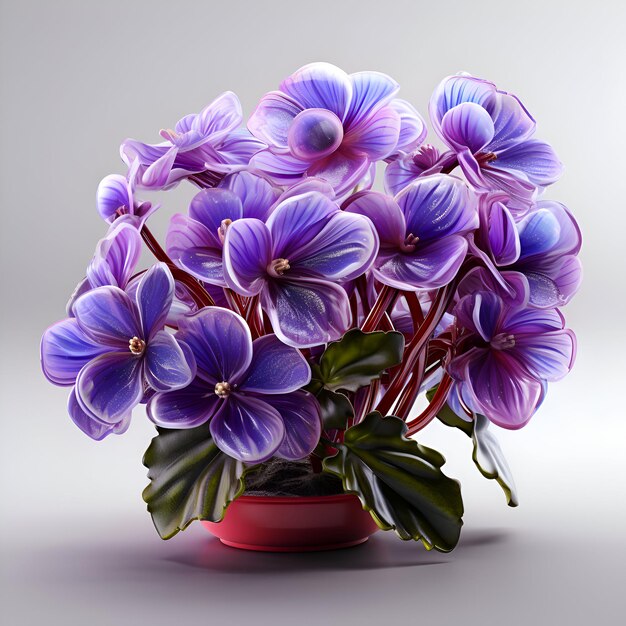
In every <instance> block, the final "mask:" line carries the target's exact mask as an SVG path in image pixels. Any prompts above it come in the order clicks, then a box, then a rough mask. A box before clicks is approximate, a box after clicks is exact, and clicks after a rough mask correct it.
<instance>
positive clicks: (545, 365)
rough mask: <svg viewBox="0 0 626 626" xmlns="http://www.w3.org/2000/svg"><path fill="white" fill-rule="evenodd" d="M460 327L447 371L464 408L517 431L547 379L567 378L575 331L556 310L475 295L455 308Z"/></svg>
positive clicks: (534, 406)
mask: <svg viewBox="0 0 626 626" xmlns="http://www.w3.org/2000/svg"><path fill="white" fill-rule="evenodd" d="M454 314H455V316H456V318H457V324H458V326H459V327H460V328H461V329H462V331H461V334H460V335H459V339H458V341H457V356H455V358H454V359H453V360H452V361H451V362H450V364H449V366H448V367H447V370H448V372H449V373H450V375H451V376H452V377H453V378H454V379H455V381H457V393H458V395H459V397H460V398H461V399H462V400H463V402H464V403H465V404H466V405H467V406H468V408H469V409H470V410H472V411H474V412H476V413H481V414H483V415H485V416H486V417H487V418H489V419H490V420H491V421H492V422H494V423H495V424H498V425H499V426H502V427H503V428H510V429H515V428H521V427H522V426H524V425H525V424H526V423H527V422H528V420H529V419H530V418H531V417H532V415H533V414H534V412H535V411H536V409H537V407H538V406H539V404H540V403H541V401H542V400H543V396H544V393H545V390H544V387H545V383H546V381H554V380H558V379H560V378H562V377H563V376H565V375H566V374H567V373H568V372H569V370H570V369H571V367H572V365H573V362H574V356H575V352H576V337H575V335H574V333H573V332H572V331H571V330H569V329H565V328H564V320H563V316H562V315H561V314H560V313H559V312H558V310H556V309H544V310H540V309H532V308H524V307H515V306H514V307H511V306H507V305H506V304H505V302H504V301H503V300H502V299H501V298H500V297H499V296H497V295H496V294H494V293H489V292H485V291H483V292H478V293H475V294H472V295H468V296H466V297H464V298H463V299H462V300H461V301H460V302H459V303H458V304H457V306H456V307H455V309H454Z"/></svg>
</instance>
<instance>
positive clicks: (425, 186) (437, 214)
mask: <svg viewBox="0 0 626 626" xmlns="http://www.w3.org/2000/svg"><path fill="white" fill-rule="evenodd" d="M396 201H397V202H398V205H399V206H400V209H401V210H402V212H403V213H404V216H405V219H406V227H407V232H408V233H411V234H412V235H414V236H416V237H419V239H420V241H422V242H424V243H425V242H426V241H430V240H433V239H439V238H440V237H443V236H446V235H453V234H464V233H467V232H469V231H471V230H474V229H475V228H477V227H478V211H477V208H476V198H475V195H474V194H473V193H472V191H471V190H470V188H469V187H468V186H467V184H466V183H464V182H463V181H462V180H461V179H459V178H455V177H453V176H448V175H446V174H434V175H432V176H426V177H424V178H419V179H418V180H416V181H415V182H414V183H411V184H410V185H409V186H408V187H406V188H405V189H404V190H402V191H401V192H400V193H399V194H398V196H397V197H396Z"/></svg>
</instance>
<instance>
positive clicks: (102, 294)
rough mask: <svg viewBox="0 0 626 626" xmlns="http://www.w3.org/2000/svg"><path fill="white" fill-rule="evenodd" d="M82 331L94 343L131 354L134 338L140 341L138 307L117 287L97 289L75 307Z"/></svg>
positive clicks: (79, 299) (140, 331) (78, 300)
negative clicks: (129, 347) (129, 348)
mask: <svg viewBox="0 0 626 626" xmlns="http://www.w3.org/2000/svg"><path fill="white" fill-rule="evenodd" d="M73 311H74V315H75V316H76V320H77V322H78V325H79V326H80V328H81V330H82V331H83V332H84V333H85V334H86V335H87V336H88V337H89V339H90V340H91V341H93V342H94V343H100V344H102V345H106V346H110V347H119V348H122V349H124V350H128V342H129V340H130V339H132V338H133V337H141V335H142V334H143V333H142V330H141V328H142V327H141V320H140V318H139V313H138V311H137V307H136V305H135V303H134V302H133V301H132V300H131V299H130V297H129V295H128V294H127V293H125V292H124V291H122V290H121V289H119V288H118V287H98V288H97V289H92V290H91V291H88V292H87V293H85V294H83V295H82V296H80V298H78V299H77V300H76V301H75V302H74V305H73Z"/></svg>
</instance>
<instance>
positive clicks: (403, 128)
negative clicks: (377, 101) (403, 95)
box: [389, 98, 427, 152]
mask: <svg viewBox="0 0 626 626" xmlns="http://www.w3.org/2000/svg"><path fill="white" fill-rule="evenodd" d="M389 106H391V107H392V108H393V109H394V111H395V112H396V113H397V114H398V115H399V116H400V134H399V136H398V143H397V144H396V147H395V150H394V151H402V152H410V151H412V150H415V149H416V148H417V147H418V146H419V145H421V144H422V143H423V141H424V139H426V134H427V128H426V122H425V121H424V118H423V117H422V116H421V115H420V114H419V113H418V112H417V109H416V108H415V107H414V106H413V105H412V104H411V103H410V102H407V101H406V100H402V99H400V98H394V99H393V100H392V101H391V102H390V104H389Z"/></svg>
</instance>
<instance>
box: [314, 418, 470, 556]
mask: <svg viewBox="0 0 626 626" xmlns="http://www.w3.org/2000/svg"><path fill="white" fill-rule="evenodd" d="M406 431H407V426H406V424H405V423H404V422H403V421H402V420H400V419H399V418H397V417H393V416H389V417H382V416H381V414H380V413H378V412H373V413H370V414H369V415H367V417H366V418H365V419H364V420H363V421H362V422H361V423H360V424H357V425H356V426H353V427H352V428H349V429H348V430H346V432H345V437H344V441H343V444H337V445H339V446H340V447H339V451H338V453H337V454H336V455H335V456H333V457H331V458H327V459H324V462H323V463H324V469H325V470H326V471H328V472H330V473H332V474H336V475H337V476H339V478H341V480H342V483H343V487H344V490H345V491H346V492H348V493H354V494H356V495H357V496H358V497H359V499H360V500H361V503H362V504H363V508H364V509H365V510H367V511H370V513H371V514H372V517H373V518H374V520H375V521H376V523H377V524H378V525H379V526H380V527H381V528H382V529H384V530H391V529H393V530H395V532H396V534H397V535H398V536H399V537H400V538H401V539H405V540H408V539H415V540H420V541H422V543H423V544H424V546H425V547H426V548H427V549H428V550H431V549H432V548H435V549H437V550H440V551H442V552H449V551H450V550H452V549H453V548H454V546H455V545H456V544H457V542H458V540H459V534H460V532H461V526H462V524H463V522H462V520H461V517H462V515H463V501H462V499H461V489H460V486H459V483H458V482H457V481H456V480H453V479H451V478H448V477H447V476H446V475H445V474H444V473H443V472H442V471H441V469H440V468H441V466H442V465H443V464H444V462H445V459H444V458H443V456H441V454H439V453H438V452H436V451H435V450H431V449H430V448H426V447H424V446H421V445H419V444H418V443H417V442H416V441H413V440H412V439H407V438H406V437H405V436H404V435H405V434H406Z"/></svg>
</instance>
